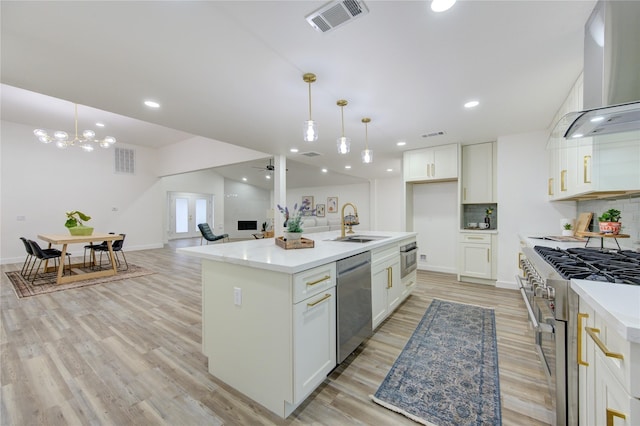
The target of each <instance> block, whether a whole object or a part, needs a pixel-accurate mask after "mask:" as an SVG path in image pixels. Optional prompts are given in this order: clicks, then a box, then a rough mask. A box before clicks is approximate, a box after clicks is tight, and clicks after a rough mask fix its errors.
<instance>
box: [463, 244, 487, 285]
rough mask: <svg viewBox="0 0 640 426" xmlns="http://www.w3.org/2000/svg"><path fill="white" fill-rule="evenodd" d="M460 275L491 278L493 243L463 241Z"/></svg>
mask: <svg viewBox="0 0 640 426" xmlns="http://www.w3.org/2000/svg"><path fill="white" fill-rule="evenodd" d="M460 256H461V259H460V263H461V265H462V268H461V270H460V275H464V276H467V277H475V278H487V279H491V275H492V270H491V245H490V244H473V243H462V246H461V250H460Z"/></svg>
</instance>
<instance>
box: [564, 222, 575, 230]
mask: <svg viewBox="0 0 640 426" xmlns="http://www.w3.org/2000/svg"><path fill="white" fill-rule="evenodd" d="M562 227H563V228H564V229H566V230H567V231H571V228H573V226H571V224H570V223H565V224H564V225H562Z"/></svg>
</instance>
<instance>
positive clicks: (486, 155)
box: [461, 142, 496, 204]
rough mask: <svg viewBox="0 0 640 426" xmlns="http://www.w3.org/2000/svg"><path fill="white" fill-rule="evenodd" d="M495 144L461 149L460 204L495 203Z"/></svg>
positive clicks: (482, 144)
mask: <svg viewBox="0 0 640 426" xmlns="http://www.w3.org/2000/svg"><path fill="white" fill-rule="evenodd" d="M495 151H496V149H495V143H494V142H487V143H479V144H475V145H464V146H463V147H462V196H461V199H462V203H463V204H480V203H489V204H492V203H495V202H496V199H495V193H496V179H495V173H494V170H495V168H494V163H495V155H496V152H495Z"/></svg>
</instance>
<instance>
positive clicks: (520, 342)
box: [0, 239, 552, 426]
mask: <svg viewBox="0 0 640 426" xmlns="http://www.w3.org/2000/svg"><path fill="white" fill-rule="evenodd" d="M196 244H199V239H198V240H178V241H175V242H172V243H171V244H170V245H168V246H165V248H163V249H157V250H146V251H137V252H127V259H128V260H129V262H132V263H135V264H138V265H140V266H144V267H146V268H149V269H152V270H154V271H156V273H155V274H153V275H148V276H144V277H139V278H134V279H129V280H122V281H117V282H112V283H107V284H102V285H96V286H92V287H87V288H82V289H76V290H68V291H63V292H58V293H53V294H49V295H42V296H36V297H31V298H27V299H21V300H18V299H17V298H16V296H15V294H14V292H13V289H12V287H11V284H10V283H9V281H8V279H7V278H6V276H5V274H4V273H2V274H0V275H1V276H2V278H1V286H0V290H1V292H0V295H1V308H2V312H1V315H2V316H1V318H2V326H1V328H0V333H1V335H0V343H1V348H0V350H1V364H2V367H1V368H2V375H1V385H2V405H1V411H0V415H1V417H0V421H1V424H2V425H20V426H22V425H35V424H43V425H44V424H48V425H66V424H69V425H87V424H92V425H133V424H137V425H217V424H227V425H262V424H264V425H270V424H274V425H302V424H304V425H310V424H313V425H402V424H405V425H414V424H415V423H413V422H412V421H411V420H408V419H406V418H404V417H403V416H400V415H398V414H395V413H393V412H391V411H389V410H386V409H384V408H382V407H380V406H378V405H376V404H374V403H372V402H371V401H370V400H369V395H371V394H373V393H375V391H376V390H377V388H378V386H379V385H380V383H381V382H382V380H383V379H384V377H385V375H386V374H387V372H388V370H389V368H390V367H391V365H392V364H393V362H394V361H395V359H396V357H397V356H398V355H399V354H400V352H401V350H402V348H403V347H404V345H405V343H406V342H407V340H408V339H409V337H410V336H411V333H412V332H413V330H414V329H415V327H416V325H417V324H418V322H419V321H420V319H421V318H422V316H423V314H424V312H425V310H426V309H427V307H428V305H429V303H430V302H431V300H432V299H433V298H440V299H445V300H452V301H459V302H463V303H472V304H477V305H481V306H487V307H493V308H495V310H496V323H497V329H498V347H499V354H498V357H499V367H500V392H501V397H502V416H503V423H504V424H505V425H544V424H549V423H551V418H552V413H551V411H550V407H551V405H550V394H549V391H548V388H547V384H546V379H545V377H544V373H543V371H542V368H541V366H540V361H539V360H538V357H537V355H536V352H535V348H534V345H533V335H532V331H531V330H530V328H529V326H528V324H527V320H526V311H525V307H524V304H523V302H522V300H521V298H520V295H519V293H518V292H516V291H513V290H504V289H495V288H493V287H487V286H482V285H475V284H465V283H460V282H457V281H456V279H455V276H452V275H448V274H439V273H427V272H419V274H418V285H417V288H416V289H415V291H414V293H413V294H412V296H410V297H409V298H408V299H407V300H406V301H405V302H404V303H403V304H402V305H401V306H400V307H399V308H398V310H397V311H396V312H395V313H394V314H393V315H392V316H391V317H390V318H388V319H387V320H386V321H385V322H384V323H383V324H382V325H381V326H380V327H379V328H378V330H377V332H376V333H375V334H374V335H373V336H372V337H371V338H370V339H369V340H368V341H366V342H365V343H364V344H363V345H361V346H360V348H358V349H357V350H356V352H354V354H352V355H351V356H350V357H349V358H347V360H346V361H345V362H344V363H343V364H341V365H340V366H339V367H338V368H337V369H336V370H334V371H333V372H332V373H331V374H330V375H329V377H328V378H327V380H325V382H324V384H323V385H322V386H320V387H319V388H318V389H317V390H316V392H315V393H314V394H312V395H311V396H310V397H309V398H308V399H307V400H306V401H305V403H304V404H303V405H302V406H301V407H299V408H298V410H296V411H295V412H294V413H293V414H292V415H291V416H290V417H289V418H288V419H286V420H282V419H280V418H278V417H277V416H275V415H273V414H271V413H270V412H268V411H267V410H266V409H264V408H262V407H261V406H259V405H258V404H256V403H254V402H253V401H251V400H249V399H248V398H246V397H244V396H243V395H241V394H239V393H238V392H236V391H234V390H233V389H231V388H229V387H228V386H226V385H225V384H224V383H222V382H220V381H218V380H216V379H215V378H213V377H212V376H211V375H209V374H208V372H207V367H206V365H207V360H206V358H205V357H204V356H203V355H202V354H201V352H200V342H201V316H200V314H201V305H200V301H201V296H200V287H201V286H200V261H199V260H197V259H193V258H190V257H186V256H184V255H181V254H177V253H176V252H175V248H176V247H178V246H181V245H196ZM20 267H21V265H4V266H2V271H3V272H5V271H8V270H16V269H20Z"/></svg>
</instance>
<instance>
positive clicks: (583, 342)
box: [576, 300, 596, 426]
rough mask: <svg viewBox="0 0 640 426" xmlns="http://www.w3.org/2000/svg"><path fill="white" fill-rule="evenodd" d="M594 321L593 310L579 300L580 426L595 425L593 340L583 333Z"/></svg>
mask: <svg viewBox="0 0 640 426" xmlns="http://www.w3.org/2000/svg"><path fill="white" fill-rule="evenodd" d="M594 321H595V313H594V310H593V309H592V308H591V307H590V306H589V305H588V304H586V303H584V301H583V300H580V308H579V313H578V318H577V328H578V331H577V342H576V344H577V346H578V348H577V349H578V360H577V362H578V409H579V410H578V411H579V413H578V418H579V421H580V426H588V425H594V424H595V405H594V401H595V400H596V397H595V377H596V370H595V368H596V364H595V359H594V356H595V352H594V343H593V340H591V339H590V338H589V336H587V332H586V331H585V327H593V326H594Z"/></svg>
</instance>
